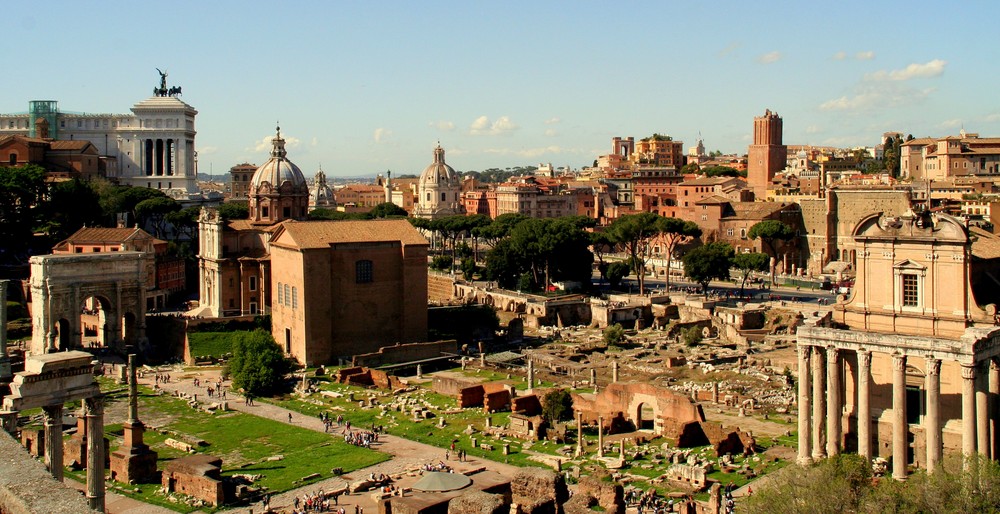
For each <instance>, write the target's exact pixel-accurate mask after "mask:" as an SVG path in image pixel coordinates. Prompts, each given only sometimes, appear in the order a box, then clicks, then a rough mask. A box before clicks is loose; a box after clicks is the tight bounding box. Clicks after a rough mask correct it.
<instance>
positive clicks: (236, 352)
mask: <svg viewBox="0 0 1000 514" xmlns="http://www.w3.org/2000/svg"><path fill="white" fill-rule="evenodd" d="M226 368H227V371H228V374H229V376H230V377H232V379H233V388H234V389H237V390H241V391H243V392H244V393H246V394H249V395H252V396H268V395H272V394H276V393H278V392H280V391H281V390H282V389H283V388H284V386H285V381H284V377H285V375H286V374H288V373H289V372H290V371H291V370H292V365H291V362H289V360H288V359H286V358H285V356H284V355H283V354H282V353H281V349H280V348H279V347H278V345H277V344H275V342H274V338H273V337H271V334H270V333H269V332H265V331H263V330H254V331H253V332H243V333H237V334H236V335H235V336H234V341H233V358H232V359H230V360H229V362H228V364H227V365H226Z"/></svg>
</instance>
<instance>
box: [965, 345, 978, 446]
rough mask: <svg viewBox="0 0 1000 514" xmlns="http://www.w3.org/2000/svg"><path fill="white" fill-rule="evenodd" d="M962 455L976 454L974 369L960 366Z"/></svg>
mask: <svg viewBox="0 0 1000 514" xmlns="http://www.w3.org/2000/svg"><path fill="white" fill-rule="evenodd" d="M962 453H963V454H964V455H965V456H966V457H971V456H972V455H973V454H974V453H976V368H975V366H967V365H965V364H963V365H962Z"/></svg>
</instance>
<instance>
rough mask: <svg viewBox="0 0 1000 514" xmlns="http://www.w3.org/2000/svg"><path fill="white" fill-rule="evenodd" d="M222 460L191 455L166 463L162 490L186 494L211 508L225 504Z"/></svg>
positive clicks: (209, 456) (208, 456) (207, 456)
mask: <svg viewBox="0 0 1000 514" xmlns="http://www.w3.org/2000/svg"><path fill="white" fill-rule="evenodd" d="M221 467H222V459H221V458H218V457H213V456H211V455H192V456H190V457H182V458H179V459H175V460H173V461H170V462H169V463H167V466H166V469H165V470H164V471H163V476H162V479H163V488H164V489H166V490H167V491H168V492H177V493H180V494H186V495H188V496H192V497H194V498H198V499H199V500H202V501H205V502H207V503H208V504H210V505H212V506H215V507H217V506H219V505H222V504H223V503H225V500H226V497H225V492H224V489H223V484H222V480H221V478H220V475H219V473H220V469H221Z"/></svg>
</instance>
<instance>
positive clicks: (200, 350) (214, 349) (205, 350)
mask: <svg viewBox="0 0 1000 514" xmlns="http://www.w3.org/2000/svg"><path fill="white" fill-rule="evenodd" d="M188 342H189V343H190V345H191V356H192V357H194V358H198V357H207V356H212V357H221V356H223V355H225V354H227V353H232V352H233V332H188Z"/></svg>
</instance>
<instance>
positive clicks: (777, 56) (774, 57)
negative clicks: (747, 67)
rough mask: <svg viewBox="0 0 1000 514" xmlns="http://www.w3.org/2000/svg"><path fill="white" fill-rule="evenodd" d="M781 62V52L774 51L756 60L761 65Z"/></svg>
mask: <svg viewBox="0 0 1000 514" xmlns="http://www.w3.org/2000/svg"><path fill="white" fill-rule="evenodd" d="M780 60H781V52H778V51H774V52H768V53H766V54H764V55H762V56H760V57H758V58H757V62H759V63H761V64H771V63H775V62H778V61H780Z"/></svg>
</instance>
